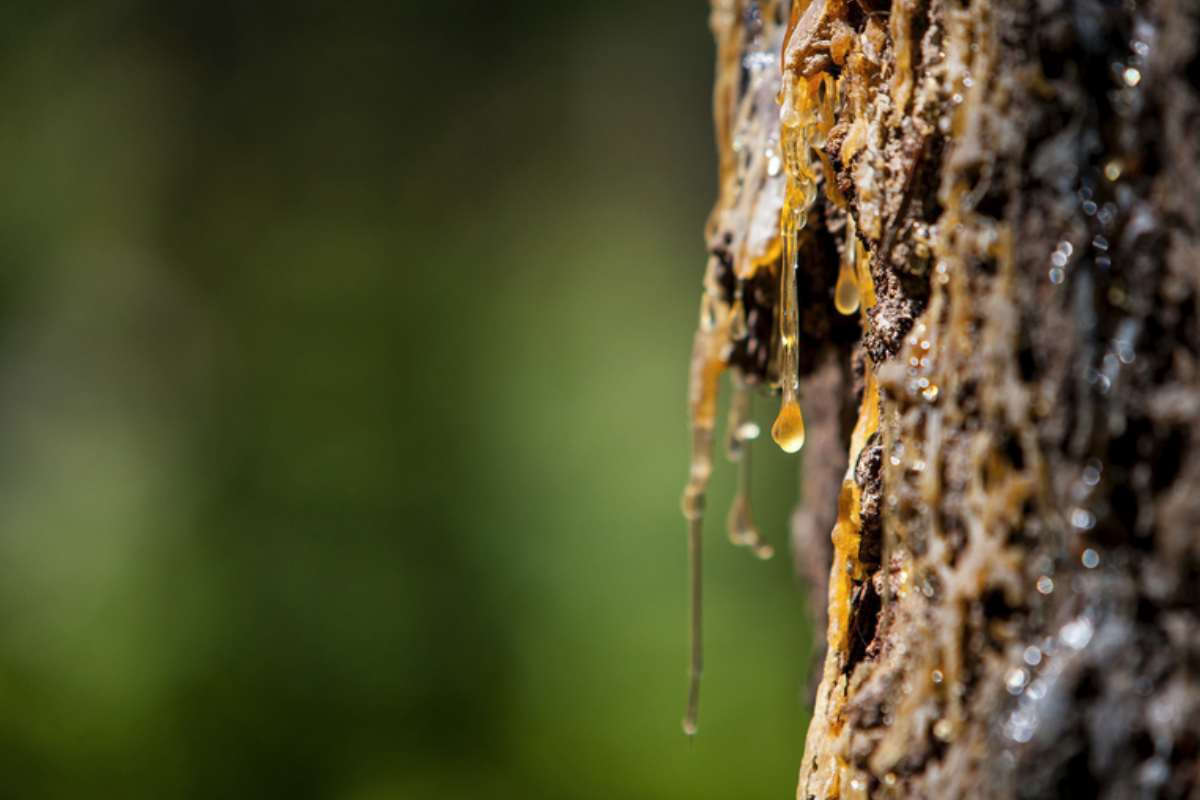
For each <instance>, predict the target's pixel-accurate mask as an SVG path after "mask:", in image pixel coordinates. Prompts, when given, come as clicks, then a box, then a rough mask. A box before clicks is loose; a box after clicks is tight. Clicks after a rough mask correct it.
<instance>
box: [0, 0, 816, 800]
mask: <svg viewBox="0 0 1200 800" xmlns="http://www.w3.org/2000/svg"><path fill="white" fill-rule="evenodd" d="M0 19H2V20H3V22H4V24H3V25H0V30H2V31H3V32H2V33H0V36H2V37H3V48H2V51H0V53H2V55H0V64H2V67H0V96H2V97H3V98H4V100H5V103H4V106H5V109H4V112H3V114H0V152H2V153H3V154H4V163H5V164H6V167H7V169H6V178H7V180H6V187H5V188H6V190H5V191H4V192H3V193H2V195H0V204H2V205H3V213H0V257H2V258H3V263H4V269H3V272H2V275H3V284H2V287H0V359H2V364H3V371H2V372H0V376H2V377H0V381H2V383H0V386H2V387H3V396H2V402H3V412H4V413H3V415H2V416H0V430H2V431H3V434H4V442H5V446H4V448H3V455H2V456H0V459H2V460H0V521H2V524H0V709H2V710H3V713H0V771H2V772H3V775H4V785H5V787H6V788H5V790H4V792H3V795H4V796H7V797H22V798H33V797H50V798H77V797H84V796H113V797H122V798H141V797H146V798H164V797H198V798H199V797H203V798H214V797H289V798H303V797H314V798H316V797H320V798H326V797H329V798H347V799H348V800H383V799H384V798H459V797H461V798H468V797H469V798H479V797H490V798H500V797H509V796H511V797H578V798H591V797H595V798H614V797H621V798H624V797H630V798H640V797H645V798H674V797H679V798H684V797H743V798H749V797H786V796H790V794H791V792H792V786H793V785H794V776H795V770H796V768H797V764H798V758H799V754H800V749H801V737H802V733H803V725H804V721H805V717H804V715H805V713H806V712H805V710H804V709H803V704H802V701H801V697H802V696H803V690H804V688H805V686H804V684H805V680H806V679H805V677H804V673H805V671H806V668H807V666H808V661H809V656H808V652H809V650H808V647H809V644H808V642H809V638H810V636H811V632H810V631H809V630H808V628H807V624H806V623H805V622H804V619H805V617H804V610H803V607H802V603H801V599H800V592H799V591H797V590H796V588H795V586H794V582H793V579H792V578H791V570H790V567H789V564H788V558H787V557H786V556H785V557H781V558H776V559H775V560H774V561H772V562H769V563H766V564H762V563H757V562H755V561H754V560H753V559H752V558H751V557H750V556H749V555H748V554H746V553H744V552H740V551H735V550H733V549H732V548H730V547H729V546H728V545H727V544H726V543H725V542H723V541H722V539H723V535H722V534H721V532H720V530H719V522H720V518H721V517H722V516H723V509H724V508H725V507H726V504H727V502H728V499H729V496H730V493H731V486H730V482H729V473H730V472H731V470H729V469H728V468H726V469H724V470H722V471H721V472H720V474H719V476H718V479H717V481H716V483H715V487H714V493H713V497H712V504H711V507H712V508H713V509H714V519H715V521H714V523H713V524H712V525H711V526H710V530H711V531H712V532H711V535H710V536H709V540H708V547H707V553H708V565H709V569H708V574H707V580H708V588H709V593H708V611H709V613H708V631H709V639H708V646H709V649H708V661H707V672H706V681H705V698H704V708H703V712H702V732H701V735H700V737H699V738H698V739H697V740H696V741H695V742H694V743H692V744H691V745H689V743H688V742H687V740H686V739H685V738H684V737H683V736H682V734H681V733H680V730H679V717H680V715H681V713H682V702H683V699H684V692H685V684H684V679H685V648H686V643H685V631H686V627H685V607H684V603H685V598H686V576H685V572H684V567H685V559H684V526H683V522H682V520H681V518H680V517H679V513H678V508H677V504H678V497H679V493H680V490H681V488H682V482H683V478H684V476H685V471H686V443H687V434H686V427H685V420H684V382H685V374H686V358H687V353H688V349H689V344H690V330H691V327H692V325H693V322H694V319H695V306H696V300H697V298H698V289H699V286H698V281H699V276H700V274H701V271H702V267H703V263H704V248H703V241H702V237H701V235H700V231H701V227H702V224H703V220H704V217H705V214H706V213H707V209H708V206H709V205H710V203H711V201H712V198H713V195H714V184H715V179H714V175H713V162H714V158H713V154H712V143H711V122H710V117H709V92H710V85H711V74H712V45H711V38H710V36H709V33H708V31H707V28H706V9H705V8H704V6H703V4H698V3H694V2H683V1H682V0H678V1H677V2H667V3H654V4H637V3H620V2H616V3H614V2H598V0H596V1H593V2H580V3H565V4H564V3H556V2H543V3H522V4H496V3H485V2H464V3H403V2H401V3H394V2H393V3H389V2H379V3H374V4H372V3H344V2H307V3H289V4H283V3H240V2H196V1H192V2H174V3H171V2H149V1H148V0H142V1H140V2H134V1H133V0H127V1H124V2H122V1H119V0H92V1H91V2H87V3H74V4H63V3H59V4H54V3H38V2H30V1H29V0H21V1H19V2H18V1H16V0H14V2H12V3H8V4H6V5H5V9H4V10H3V11H0ZM763 406H765V403H760V407H763ZM764 416H766V415H765V414H764ZM756 452H757V453H758V454H761V457H760V458H759V460H758V463H757V465H756V471H757V478H758V483H757V486H756V489H755V492H756V500H757V503H758V513H759V517H760V519H761V521H762V523H763V525H764V528H765V530H766V532H767V534H768V536H769V537H770V538H771V539H772V540H774V541H775V542H776V543H777V544H778V545H782V539H783V535H784V534H783V532H784V530H785V520H786V516H787V512H788V508H789V506H790V503H791V501H792V498H793V496H794V485H795V462H794V461H792V460H790V459H787V458H784V457H782V456H781V455H778V454H776V453H774V452H772V451H771V449H770V448H768V447H767V446H766V443H765V442H762V443H760V444H759V446H758V448H757V451H756Z"/></svg>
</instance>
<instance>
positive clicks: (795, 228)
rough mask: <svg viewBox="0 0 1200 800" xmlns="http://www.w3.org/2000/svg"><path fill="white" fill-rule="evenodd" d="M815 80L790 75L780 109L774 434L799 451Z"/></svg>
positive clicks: (813, 199)
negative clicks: (800, 293) (802, 254)
mask: <svg viewBox="0 0 1200 800" xmlns="http://www.w3.org/2000/svg"><path fill="white" fill-rule="evenodd" d="M811 88H812V87H811V85H810V84H809V82H808V81H806V80H800V81H797V80H796V78H795V76H794V75H792V74H790V73H789V74H788V75H786V76H785V77H784V82H783V92H782V94H783V98H782V99H783V103H782V106H781V107H780V110H779V119H780V122H781V123H782V124H781V127H780V140H781V141H782V143H783V152H784V168H785V169H786V170H787V192H786V194H785V196H784V204H783V211H782V212H781V213H780V238H781V239H782V241H783V259H782V265H781V266H782V269H781V270H780V272H781V275H780V279H779V314H778V317H779V353H780V359H779V384H780V389H781V390H782V393H783V399H782V404H781V405H780V408H779V416H777V417H776V418H775V424H774V425H772V426H771V438H773V439H774V440H775V443H776V444H778V445H779V446H780V447H781V448H783V450H784V452H787V453H795V452H797V451H798V450H799V449H800V448H801V447H803V446H804V415H803V414H802V413H801V412H800V400H799V389H800V386H799V383H800V357H799V351H798V349H797V348H798V347H799V338H800V313H799V299H798V298H797V296H796V269H797V267H798V258H799V253H798V252H797V248H798V241H797V237H798V236H799V234H800V231H801V230H802V229H803V228H804V226H805V224H807V222H808V212H809V209H811V208H812V206H813V203H815V202H816V200H817V182H816V176H815V175H813V172H812V169H811V167H810V165H809V156H808V146H809V145H808V142H809V133H810V129H811V128H812V126H813V121H812V119H813V113H812V112H813V109H812V108H811V106H812V103H811V101H810V93H811Z"/></svg>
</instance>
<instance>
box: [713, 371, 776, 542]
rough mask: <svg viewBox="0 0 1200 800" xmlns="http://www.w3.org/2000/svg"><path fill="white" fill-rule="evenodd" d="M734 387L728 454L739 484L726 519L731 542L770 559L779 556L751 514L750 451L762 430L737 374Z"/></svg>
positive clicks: (748, 396)
mask: <svg viewBox="0 0 1200 800" xmlns="http://www.w3.org/2000/svg"><path fill="white" fill-rule="evenodd" d="M733 386H734V389H733V400H732V402H731V403H730V406H729V423H728V438H727V439H726V447H725V453H726V455H727V456H728V457H729V460H730V461H732V462H734V463H735V464H737V465H738V484H737V494H736V495H734V498H733V504H732V505H731V506H730V507H729V516H728V517H727V518H726V525H727V527H728V529H729V541H731V542H733V543H734V544H736V545H739V546H744V547H748V548H750V550H751V551H752V552H753V553H754V555H756V556H758V557H759V558H762V559H767V558H770V557H771V556H773V555H775V550H774V548H772V547H771V546H770V545H769V544H767V543H766V541H765V540H764V539H763V537H762V534H761V533H760V532H759V530H758V526H757V525H755V524H754V515H753V514H752V513H751V510H750V452H751V450H750V448H751V444H752V443H753V441H754V440H755V439H757V438H758V434H759V429H758V425H757V424H756V423H755V422H754V420H753V419H751V414H750V412H751V403H752V395H751V393H750V387H749V386H748V385H747V384H746V383H745V382H744V381H743V380H742V379H741V378H740V377H739V376H737V374H736V373H734V375H733Z"/></svg>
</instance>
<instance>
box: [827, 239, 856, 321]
mask: <svg viewBox="0 0 1200 800" xmlns="http://www.w3.org/2000/svg"><path fill="white" fill-rule="evenodd" d="M853 247H854V245H851V248H853ZM858 302H859V297H858V280H857V279H856V278H855V275H854V267H853V266H851V265H850V262H849V261H843V262H842V266H841V269H839V270H838V279H837V288H835V289H834V291H833V305H834V307H836V308H837V310H838V312H839V313H842V314H853V313H854V312H855V311H858Z"/></svg>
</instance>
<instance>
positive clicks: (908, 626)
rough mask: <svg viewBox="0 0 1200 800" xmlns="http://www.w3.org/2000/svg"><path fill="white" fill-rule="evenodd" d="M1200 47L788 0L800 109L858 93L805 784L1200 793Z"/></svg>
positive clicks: (1003, 20) (1043, 793)
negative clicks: (851, 306)
mask: <svg viewBox="0 0 1200 800" xmlns="http://www.w3.org/2000/svg"><path fill="white" fill-rule="evenodd" d="M725 5H729V6H730V8H731V9H733V10H734V11H735V12H737V13H745V12H746V10H747V9H748V8H749V7H750V6H752V5H755V4H753V3H745V2H738V3H732V4H725ZM1198 42H1200V4H1198V3H1195V2H1184V0H1148V1H1147V2H1143V3H1136V4H1134V3H1128V2H1126V3H1121V2H1100V0H1036V1H1030V2H993V1H992V0H967V2H959V0H949V1H944V0H896V1H895V2H892V3H890V4H888V3H877V2H865V0H859V1H858V2H836V1H835V0H826V2H822V1H821V0H814V1H813V2H812V3H804V2H800V3H797V4H796V6H794V7H793V8H792V16H791V20H790V23H789V27H788V34H787V36H786V38H785V39H784V42H783V45H782V49H781V55H782V63H783V69H784V86H785V94H786V90H787V89H786V87H787V85H788V77H787V75H788V71H790V72H791V73H792V75H793V76H794V77H795V80H796V81H804V80H818V79H823V76H830V83H829V84H828V85H830V86H836V90H835V92H836V101H835V102H834V104H833V114H832V117H830V118H828V119H827V120H826V126H825V128H824V129H822V131H823V132H822V135H821V136H820V137H819V139H818V140H817V141H816V142H815V143H814V145H813V147H814V153H815V154H816V156H817V157H819V158H820V159H821V161H823V163H824V166H825V167H826V169H825V171H824V175H823V178H822V181H823V189H824V191H823V192H822V194H821V196H820V197H819V198H818V200H817V202H816V203H815V205H814V207H813V208H812V209H811V211H810V212H809V213H811V214H812V215H813V217H812V218H813V219H814V220H815V221H816V222H815V224H810V225H809V228H810V229H815V230H811V231H810V233H809V234H808V235H809V236H810V239H811V240H812V241H815V242H818V243H819V244H818V245H809V246H807V247H806V246H805V245H804V243H803V242H802V243H801V257H800V258H799V260H798V264H797V266H796V269H797V271H798V273H799V275H800V277H799V279H798V281H797V283H798V285H799V286H800V287H801V289H800V306H801V314H800V318H801V321H802V322H801V341H802V342H803V343H804V346H805V349H804V352H806V353H807V356H806V358H805V360H804V361H803V362H802V363H801V365H800V373H801V374H800V379H801V386H802V390H803V391H802V402H803V404H804V407H805V410H806V412H807V413H808V415H809V429H810V433H809V436H810V439H809V445H808V446H807V448H806V469H807V471H808V475H809V477H808V481H807V485H806V486H805V488H804V491H803V499H802V504H801V508H800V510H799V511H798V512H797V514H796V515H795V519H794V526H795V530H794V540H795V541H796V542H797V543H803V545H804V546H803V547H801V548H800V549H799V550H798V552H797V559H798V561H799V562H800V563H801V564H802V568H801V572H803V573H806V574H810V575H811V574H813V573H817V574H820V573H823V572H824V571H826V570H828V574H829V581H828V582H827V583H822V582H820V581H816V582H815V585H818V586H819V587H820V588H819V590H818V591H819V592H821V593H827V594H828V610H827V617H828V624H829V626H830V637H829V646H828V650H827V653H826V656H825V664H824V670H823V673H822V680H821V685H820V686H819V688H818V689H817V692H816V697H815V710H814V720H813V723H812V726H811V728H810V731H809V735H808V739H807V743H806V748H805V754H804V758H803V763H802V764H801V774H800V785H799V788H798V796H799V797H800V798H810V797H811V798H833V797H933V798H943V797H945V798H957V797H1029V798H1038V797H1093V796H1096V797H1110V798H1126V797H1170V798H1176V797H1178V798H1185V797H1196V796H1200V449H1198V445H1200V442H1198V441H1197V439H1198V437H1200V318H1198V309H1197V302H1198V298H1200V202H1198V201H1200V88H1198V87H1200V47H1198ZM814 85H815V84H814ZM848 148H852V149H853V152H850V150H849V149H848ZM830 184H832V185H833V186H836V188H837V191H836V192H834V191H832V187H831V186H830ZM849 223H853V225H854V230H856V231H857V234H856V236H857V239H858V241H859V242H860V243H861V244H862V245H863V248H864V251H865V253H866V254H867V258H868V262H867V263H868V269H869V279H870V280H869V283H870V284H871V287H872V288H873V291H874V298H873V302H868V301H867V300H866V299H864V303H863V305H864V312H865V313H864V315H863V319H862V322H861V325H860V327H859V332H858V334H857V337H856V340H855V341H851V342H847V341H846V340H845V338H844V337H830V336H828V335H826V334H827V332H828V331H829V330H833V329H834V328H833V326H832V324H831V323H829V322H828V321H827V320H828V319H829V318H830V317H829V314H830V308H831V295H832V291H833V290H832V286H833V281H834V276H835V275H837V271H838V268H839V258H841V259H844V258H845V257H846V256H845V253H846V248H847V247H848V245H846V244H844V243H843V242H842V239H843V238H844V233H843V231H844V230H845V228H846V226H847V224H849ZM839 253H840V255H839ZM786 268H787V266H786V265H782V266H780V267H777V269H786ZM806 276H807V277H806ZM863 280H864V281H865V280H866V278H865V277H864V279H863ZM806 286H807V287H809V291H808V292H807V293H805V291H804V287H806ZM864 288H865V286H864ZM818 309H819V311H818ZM806 318H807V319H811V320H817V321H818V323H814V324H813V325H812V326H811V327H810V328H809V329H807V333H806V329H805V326H804V322H803V321H804V320H805V319H806ZM823 336H825V338H822V337H823ZM760 359H761V360H760V362H759V363H758V365H757V370H758V374H759V377H760V378H761V379H763V380H766V379H768V378H770V377H773V376H771V375H770V374H769V371H770V370H769V366H770V364H771V363H773V362H771V361H770V360H768V359H767V358H766V357H765V356H762V357H760ZM785 377H786V376H785ZM875 404H877V406H876V405H875ZM856 411H858V412H859V413H858V419H857V421H856V420H855V412H856ZM873 414H875V415H877V419H876V418H875V417H874V416H871V415H873ZM868 417H870V419H868ZM852 429H854V430H855V431H857V432H858V433H859V434H860V436H859V438H860V439H861V440H860V441H858V442H857V444H855V443H853V442H852V440H853V439H854V438H855V437H854V436H853V435H852V433H851V431H852ZM847 443H851V444H850V457H851V462H850V463H848V462H847V455H846V452H847ZM831 462H832V463H836V464H840V466H839V467H837V470H836V471H831V470H830V469H828V468H825V469H823V468H822V466H821V465H827V464H829V463H831ZM843 470H844V471H845V474H846V477H845V478H844V479H843V480H842V481H841V482H840V484H841V488H840V489H839V480H838V476H839V475H840V474H841V472H842V471H843ZM851 490H852V491H851ZM847 498H850V499H851V500H852V503H850V505H846V504H845V503H843V505H842V506H839V500H843V501H844V500H846V499H847ZM831 529H832V530H833V531H834V537H833V538H834V542H835V546H834V547H833V548H830V547H829V546H828V545H827V544H824V542H827V541H828V538H827V537H828V536H829V531H830V530H831ZM851 534H852V535H851ZM817 540H820V541H821V542H822V544H820V545H818V544H814V542H816V541H817ZM838 542H842V543H843V544H845V543H846V542H851V543H852V548H851V550H846V549H845V547H842V546H839V545H838V544H837V543H838ZM831 552H832V564H830V559H831V555H830V554H831ZM839 586H842V587H844V588H845V590H846V591H845V592H842V590H841V589H839V588H838V587H839ZM843 594H845V595H846V596H844V597H843V596H842V595H843Z"/></svg>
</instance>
